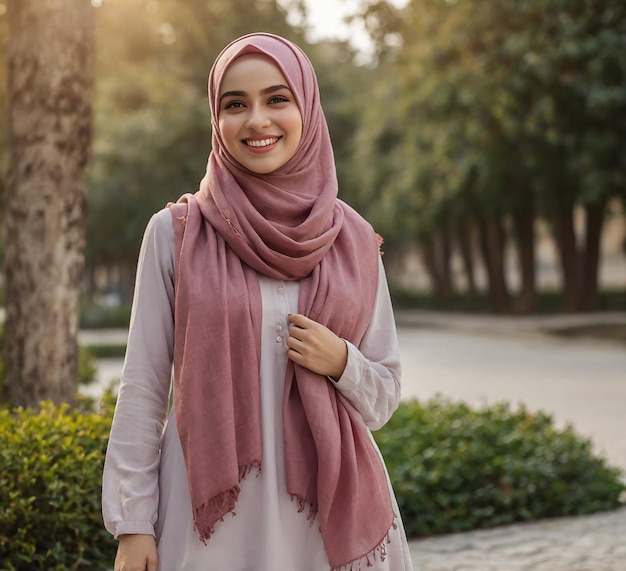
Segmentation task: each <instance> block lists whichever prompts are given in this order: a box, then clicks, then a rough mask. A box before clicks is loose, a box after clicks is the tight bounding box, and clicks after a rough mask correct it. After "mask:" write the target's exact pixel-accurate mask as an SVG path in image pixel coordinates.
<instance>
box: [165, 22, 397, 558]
mask: <svg viewBox="0 0 626 571" xmlns="http://www.w3.org/2000/svg"><path fill="white" fill-rule="evenodd" d="M249 53H259V54H265V55H267V56H269V57H270V58H271V59H272V60H273V61H274V62H275V64H276V65H277V66H278V67H279V68H280V70H281V71H282V73H283V75H284V76H285V78H286V79H287V81H288V83H289V86H290V88H291V90H292V92H293V93H294V95H295V98H296V102H297V104H298V107H299V109H300V112H301V114H302V120H303V133H302V138H301V141H300V144H299V146H298V148H297V149H296V152H295V154H294V156H293V157H291V158H290V159H289V161H288V162H287V163H286V164H285V165H283V166H282V167H281V168H279V169H278V170H276V171H274V172H272V173H270V174H262V175H260V174H256V173H254V172H251V171H249V170H247V169H246V168H244V167H242V166H241V165H240V164H239V163H237V162H236V161H235V160H234V159H233V158H232V156H231V155H230V154H229V153H228V152H227V151H226V148H225V146H224V144H223V141H222V139H221V136H220V132H219V128H218V125H219V124H218V113H219V101H218V99H219V94H220V85H221V81H222V79H223V77H224V73H225V72H226V70H227V69H228V66H229V65H230V64H231V63H232V62H233V61H234V60H235V59H236V58H238V57H240V56H242V55H244V54H249ZM209 97H210V103H211V118H212V125H213V138H212V143H213V144H212V149H213V150H212V152H211V154H210V156H209V161H208V165H207V172H206V175H205V177H204V178H203V180H202V182H201V184H200V189H199V190H198V192H196V193H195V194H194V195H191V194H186V195H184V196H183V197H181V198H180V199H179V201H178V203H177V204H175V205H170V209H171V212H172V216H173V221H174V231H175V242H176V243H175V252H176V263H177V277H176V304H175V348H174V376H175V384H176V390H175V392H174V395H175V400H174V406H175V413H176V423H177V427H178V431H179V434H180V439H181V444H182V448H183V454H184V457H185V464H186V467H187V475H188V480H189V489H190V494H191V502H192V507H193V512H194V521H195V524H196V528H197V529H198V531H199V534H200V538H201V540H202V541H207V540H208V539H209V538H210V536H211V534H212V533H213V530H214V526H215V525H216V523H217V522H218V521H220V520H222V519H223V517H224V516H225V515H226V514H228V513H231V512H233V510H234V508H235V504H236V501H237V498H238V495H239V483H240V481H241V480H242V479H243V478H244V477H245V476H246V475H247V474H248V473H249V471H250V470H252V469H255V468H256V469H261V468H262V463H263V458H262V446H261V419H260V396H259V363H260V351H261V295H260V289H259V284H258V279H257V273H261V274H264V275H267V276H270V277H272V278H276V279H281V280H300V297H299V302H298V312H299V313H302V314H304V315H307V316H309V317H310V318H311V319H313V320H315V321H318V322H320V323H322V324H324V325H326V326H327V327H329V328H330V329H331V330H332V331H334V332H335V333H336V334H337V335H339V336H340V337H342V338H344V339H347V340H349V341H351V342H352V343H354V344H355V345H356V346H357V347H358V346H359V344H360V342H361V340H362V338H363V335H364V334H365V332H366V330H367V326H368V323H369V320H370V317H371V312H372V308H373V303H374V298H375V295H376V286H377V275H378V256H379V251H378V241H377V237H376V234H375V233H374V231H373V230H372V228H371V226H370V225H369V224H368V223H367V222H365V221H364V220H363V219H362V218H361V217H360V216H359V215H358V214H357V213H356V212H355V211H354V210H352V209H351V208H350V207H348V206H347V205H346V204H344V203H342V202H341V201H339V200H338V199H337V178H336V174H335V165H334V157H333V152H332V146H331V142H330V136H329V133H328V128H327V125H326V120H325V118H324V114H323V111H322V108H321V105H320V100H319V91H318V86H317V79H316V77H315V72H314V70H313V67H312V65H311V63H310V61H309V59H308V58H307V56H306V55H305V54H304V52H303V51H302V50H301V49H300V48H299V47H297V46H296V45H294V44H292V43H291V42H288V41H287V40H285V39H283V38H280V37H278V36H273V35H270V34H263V33H260V34H250V35H248V36H244V37H242V38H239V39H238V40H235V41H234V42H232V43H231V44H229V45H228V46H227V47H226V48H225V49H224V50H223V51H222V53H221V54H220V55H219V56H218V58H217V59H216V61H215V63H214V65H213V68H212V70H211V73H210V75H209ZM283 424H284V438H285V462H286V472H287V489H288V492H289V494H290V495H291V496H292V498H294V499H295V500H296V501H297V505H298V508H299V511H303V510H304V509H305V508H306V509H308V514H309V517H310V518H313V517H314V516H315V515H317V516H318V517H319V526H320V530H321V533H322V537H323V541H324V545H325V548H326V552H327V555H328V558H329V562H330V564H331V568H332V569H335V570H339V569H351V568H352V567H354V568H358V565H359V564H360V563H361V562H363V561H365V559H364V558H366V559H367V561H369V560H370V559H371V558H372V557H376V556H380V557H383V558H384V555H385V547H386V542H388V541H389V530H390V529H391V527H392V526H395V523H394V519H395V515H394V513H393V510H392V507H391V498H390V495H389V488H388V485H387V480H386V474H385V471H384V467H383V465H382V461H381V459H380V457H379V455H378V453H377V451H376V450H375V448H374V446H373V444H372V442H371V439H370V435H369V433H368V430H367V428H366V426H365V424H364V422H363V419H362V418H361V416H360V414H359V413H358V412H357V411H356V410H355V409H354V408H353V407H352V406H351V405H350V403H349V402H348V401H347V400H346V399H345V398H344V397H343V396H342V395H341V393H340V392H339V391H337V390H336V389H335V387H333V386H332V382H331V381H329V380H327V379H325V378H320V376H319V375H316V374H315V373H313V372H311V371H309V370H307V369H305V368H303V367H300V366H297V365H294V363H293V362H291V361H289V365H288V367H287V371H286V375H285V390H284V398H283Z"/></svg>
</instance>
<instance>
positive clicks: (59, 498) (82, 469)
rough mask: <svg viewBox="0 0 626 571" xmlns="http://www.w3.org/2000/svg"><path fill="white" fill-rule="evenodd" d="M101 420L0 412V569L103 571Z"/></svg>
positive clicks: (106, 548)
mask: <svg viewBox="0 0 626 571" xmlns="http://www.w3.org/2000/svg"><path fill="white" fill-rule="evenodd" d="M110 419H111V410H110V407H109V408H107V410H106V411H104V414H96V413H89V414H85V413H81V412H79V411H69V410H68V408H67V407H66V406H61V407H56V406H54V405H52V404H44V405H42V408H41V410H39V411H33V410H22V409H15V410H13V411H10V410H8V409H6V408H4V409H0V561H1V562H2V569H3V570H4V571H26V570H28V571H36V570H44V569H45V570H46V571H61V570H62V571H68V570H83V569H98V570H102V569H110V568H111V567H112V562H113V559H114V555H115V548H116V542H115V541H114V540H113V539H112V537H111V536H110V535H109V534H108V533H107V532H106V531H105V530H104V527H103V523H102V516H101V503H100V489H101V476H102V466H103V462H104V454H105V450H106V442H107V438H108V433H109V428H110V422H111V421H110Z"/></svg>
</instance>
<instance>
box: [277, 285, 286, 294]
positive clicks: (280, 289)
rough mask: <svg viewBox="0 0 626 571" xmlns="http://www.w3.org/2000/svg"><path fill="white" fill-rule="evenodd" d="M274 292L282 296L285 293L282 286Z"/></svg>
mask: <svg viewBox="0 0 626 571" xmlns="http://www.w3.org/2000/svg"><path fill="white" fill-rule="evenodd" d="M276 291H277V292H278V293H280V294H283V293H285V288H284V287H283V286H280V287H279V288H278V289H277V290H276Z"/></svg>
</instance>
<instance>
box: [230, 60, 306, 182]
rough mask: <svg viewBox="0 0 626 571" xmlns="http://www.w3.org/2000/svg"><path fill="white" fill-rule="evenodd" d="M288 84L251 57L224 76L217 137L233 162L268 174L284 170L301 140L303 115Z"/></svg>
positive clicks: (274, 69)
mask: <svg viewBox="0 0 626 571" xmlns="http://www.w3.org/2000/svg"><path fill="white" fill-rule="evenodd" d="M286 84H287V80H286V79H285V77H284V76H283V74H282V72H281V71H280V69H279V68H278V67H277V66H276V65H275V64H274V63H272V61H271V60H270V58H268V57H266V56H263V55H257V54H250V55H245V56H242V57H240V58H239V59H238V60H237V61H235V62H234V63H233V64H232V65H231V66H230V67H229V69H228V71H227V72H226V74H225V75H224V79H223V81H222V86H221V90H220V91H221V94H220V105H219V114H218V123H219V133H220V136H221V138H222V142H223V143H224V146H225V147H226V149H227V150H228V152H229V153H230V154H231V156H232V157H233V159H235V160H236V161H238V162H239V163H240V164H241V165H242V166H244V167H246V168H247V169H248V170H250V171H252V172H254V173H258V174H266V173H269V172H272V171H275V170H276V169H278V168H280V167H282V166H283V165H284V164H285V163H286V162H287V161H288V160H289V159H290V158H291V157H292V156H293V155H294V153H295V151H296V149H297V147H298V144H299V143H300V137H301V136H302V115H301V114H300V110H299V109H298V106H297V104H296V101H295V97H294V95H293V93H292V92H291V89H290V88H289V87H288V86H287V85H286Z"/></svg>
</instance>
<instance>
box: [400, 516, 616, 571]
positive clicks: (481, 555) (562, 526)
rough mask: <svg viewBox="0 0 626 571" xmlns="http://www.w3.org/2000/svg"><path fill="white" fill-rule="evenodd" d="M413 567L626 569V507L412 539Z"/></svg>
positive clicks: (436, 570) (452, 570)
mask: <svg viewBox="0 0 626 571" xmlns="http://www.w3.org/2000/svg"><path fill="white" fill-rule="evenodd" d="M410 548H411V558H412V560H413V569H414V570H415V571H625V570H626V507H623V508H620V509H618V510H614V511H610V512H602V513H598V514H594V515H590V516H578V517H569V518H557V519H551V520H543V521H540V522H536V523H524V524H515V525H510V526H503V527H498V528H495V529H492V530H479V531H470V532H467V533H457V534H451V535H444V536H439V537H432V538H427V539H421V540H413V541H411V542H410Z"/></svg>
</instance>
